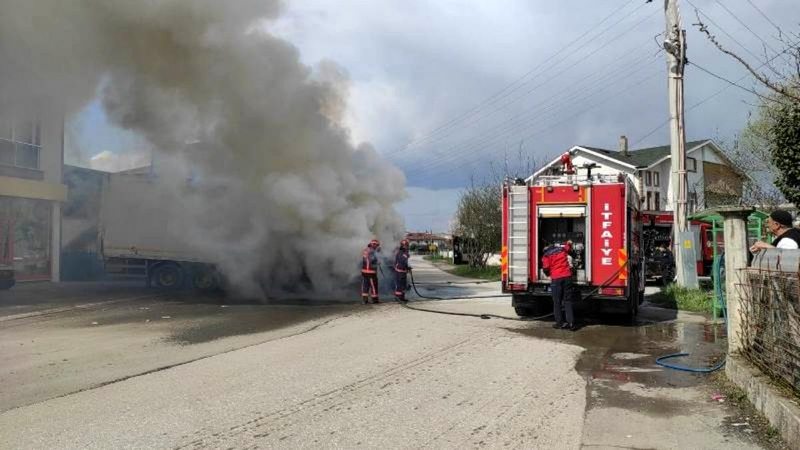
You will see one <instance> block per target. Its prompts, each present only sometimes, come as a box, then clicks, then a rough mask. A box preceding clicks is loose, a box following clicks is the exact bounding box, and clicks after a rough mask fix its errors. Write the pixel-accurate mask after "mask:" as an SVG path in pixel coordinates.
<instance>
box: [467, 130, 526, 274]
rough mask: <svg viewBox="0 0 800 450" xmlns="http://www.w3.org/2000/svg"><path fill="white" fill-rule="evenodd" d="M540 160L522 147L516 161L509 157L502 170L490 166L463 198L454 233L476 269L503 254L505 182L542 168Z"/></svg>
mask: <svg viewBox="0 0 800 450" xmlns="http://www.w3.org/2000/svg"><path fill="white" fill-rule="evenodd" d="M537 161H538V160H537V158H535V157H534V156H532V155H530V154H527V153H525V152H524V151H523V149H522V144H520V147H519V149H518V150H517V152H516V155H515V158H514V159H512V160H509V158H505V159H504V162H503V164H502V170H499V169H498V165H496V164H490V167H489V169H490V170H489V176H488V177H486V178H483V179H481V180H480V181H478V180H476V177H475V176H473V177H472V181H471V183H470V186H469V187H468V188H467V189H466V190H464V192H463V193H462V194H461V198H460V199H459V203H458V209H457V210H456V216H455V221H454V225H453V230H452V231H453V234H454V235H456V236H459V237H461V240H462V244H461V249H462V253H463V254H464V257H465V259H467V260H468V261H469V264H470V265H471V266H473V267H485V266H486V263H487V262H488V260H489V258H490V257H491V256H492V255H493V254H495V253H497V252H499V251H500V247H501V242H500V241H501V239H502V210H501V195H502V191H501V189H502V183H503V181H504V180H505V179H507V178H509V177H510V178H522V177H527V176H529V175H530V174H532V173H533V172H534V171H535V170H536V168H537V167H538V166H539V164H538V162H537Z"/></svg>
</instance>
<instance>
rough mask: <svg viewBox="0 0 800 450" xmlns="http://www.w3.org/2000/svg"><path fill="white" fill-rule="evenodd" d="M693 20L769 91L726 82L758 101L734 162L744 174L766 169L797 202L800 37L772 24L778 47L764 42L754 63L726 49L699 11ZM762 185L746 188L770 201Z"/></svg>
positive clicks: (771, 194) (799, 176) (771, 195)
mask: <svg viewBox="0 0 800 450" xmlns="http://www.w3.org/2000/svg"><path fill="white" fill-rule="evenodd" d="M697 22H698V23H696V24H695V26H697V27H698V28H699V30H700V31H701V32H702V33H704V34H705V35H706V36H707V37H708V39H709V41H711V43H712V44H714V46H716V47H717V49H719V51H721V52H722V53H725V54H726V55H728V56H730V57H732V58H733V59H735V60H736V61H738V62H739V63H740V64H741V65H742V66H743V67H744V68H745V69H747V71H748V72H750V74H752V75H753V77H754V78H755V79H756V80H757V81H758V83H760V84H761V86H763V87H765V88H766V89H767V93H766V94H763V93H760V92H757V91H755V90H751V89H747V88H745V87H742V86H740V85H738V84H736V83H734V82H731V81H728V80H725V81H728V83H730V84H732V85H735V86H737V87H739V88H742V89H745V90H748V91H750V92H752V93H753V94H755V95H756V96H757V97H758V98H759V101H760V104H759V105H758V117H757V118H756V120H755V121H754V122H751V123H750V124H748V127H747V128H746V129H745V131H744V133H743V134H742V142H743V144H744V146H743V148H741V149H740V150H739V151H738V152H734V153H733V158H732V159H733V160H734V161H737V160H738V163H739V164H740V167H741V168H744V169H745V172H747V173H752V172H753V170H754V169H755V170H756V171H758V169H759V168H760V169H765V170H764V171H763V172H764V173H769V174H771V175H772V177H771V178H772V181H774V184H775V186H777V187H778V189H779V190H780V192H781V193H782V194H783V196H784V197H785V198H786V200H788V201H790V202H792V203H794V204H796V205H797V204H800V35H798V34H797V33H785V32H784V31H783V30H781V29H780V28H777V26H776V28H777V31H778V36H777V42H780V46H779V49H777V50H776V49H774V48H773V47H772V46H770V45H769V44H768V43H766V42H764V54H763V61H759V62H762V64H761V65H759V66H757V67H754V65H753V64H751V63H750V62H748V61H747V60H746V59H745V58H743V57H742V56H740V55H738V54H736V53H735V52H733V51H731V50H729V49H727V48H725V46H723V45H722V44H721V43H720V42H719V40H717V37H716V36H715V35H714V34H712V33H711V31H710V30H709V28H708V26H706V25H705V24H704V23H703V21H702V20H701V19H700V13H699V12H697ZM768 49H769V51H768ZM753 56H755V55H753ZM701 70H704V71H706V70H705V69H702V68H701ZM706 72H707V71H706ZM712 75H713V74H712ZM714 76H716V77H717V78H721V77H719V76H717V75H714ZM758 181H760V180H757V179H756V182H758ZM761 186H763V184H762V185H761ZM761 186H758V185H756V186H752V185H750V186H746V188H747V187H749V188H750V194H751V195H753V196H755V197H766V199H771V200H773V201H774V200H775V199H776V197H777V196H775V195H774V192H770V189H769V188H766V189H761ZM759 203H760V204H768V202H759Z"/></svg>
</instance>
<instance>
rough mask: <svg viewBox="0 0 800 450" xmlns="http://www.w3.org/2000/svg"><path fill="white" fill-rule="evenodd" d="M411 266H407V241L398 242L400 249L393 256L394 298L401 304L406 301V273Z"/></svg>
mask: <svg viewBox="0 0 800 450" xmlns="http://www.w3.org/2000/svg"><path fill="white" fill-rule="evenodd" d="M410 271H411V266H409V265H408V240H407V239H403V240H402V241H400V248H398V249H397V253H395V255H394V297H395V298H396V299H397V300H398V301H401V302H405V301H406V290H407V289H408V272H410Z"/></svg>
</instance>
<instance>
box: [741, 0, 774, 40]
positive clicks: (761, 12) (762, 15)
mask: <svg viewBox="0 0 800 450" xmlns="http://www.w3.org/2000/svg"><path fill="white" fill-rule="evenodd" d="M747 3H750V6H752V7H753V8H755V10H756V11H758V13H759V14H761V17H763V18H765V19H767V22H769V23H770V24H772V26H773V27H775V29H776V30H778V34H783V31H781V27H779V26H778V25H777V24H775V22H773V21H772V19H770V18H769V16H767V15H766V14H764V11H762V10H761V8H759V7H758V6H756V4H755V3H753V1H752V0H747Z"/></svg>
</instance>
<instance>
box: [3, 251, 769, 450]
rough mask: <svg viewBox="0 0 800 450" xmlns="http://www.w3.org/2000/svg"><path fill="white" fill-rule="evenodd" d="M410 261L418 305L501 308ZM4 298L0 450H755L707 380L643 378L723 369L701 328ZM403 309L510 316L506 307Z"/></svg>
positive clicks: (124, 292)
mask: <svg viewBox="0 0 800 450" xmlns="http://www.w3.org/2000/svg"><path fill="white" fill-rule="evenodd" d="M414 263H415V267H416V270H415V276H416V278H417V280H418V281H420V282H423V283H426V286H425V287H424V288H422V289H421V292H422V293H423V295H428V294H431V295H434V296H441V297H448V298H450V297H464V296H471V295H493V294H497V293H498V292H499V287H498V285H497V283H485V284H461V282H463V281H465V280H464V279H457V278H455V277H452V276H449V275H447V274H444V273H443V272H441V271H439V270H438V269H435V268H433V267H432V266H430V265H428V264H427V263H425V262H423V261H414ZM454 281H455V282H456V283H453V284H451V282H454ZM17 292H19V294H18V295H16V296H14V297H13V298H10V297H8V296H6V297H0V362H1V363H2V364H0V411H1V412H0V448H14V449H16V448H48V449H51V448H104V449H105V448H353V447H365V448H377V447H381V448H419V447H429V448H442V447H444V448H463V447H511V448H582V447H587V448H761V447H762V441H760V438H759V436H758V433H753V432H752V430H751V431H750V432H748V431H747V428H746V427H743V426H741V425H738V424H740V423H741V421H744V420H745V419H746V418H742V417H739V416H738V415H739V414H740V412H739V411H737V410H735V409H734V408H732V407H730V406H729V405H728V404H726V403H719V402H717V401H714V400H711V395H712V394H713V393H714V387H713V385H711V384H710V383H709V382H708V380H707V378H704V377H702V376H698V375H693V374H688V373H681V372H674V371H665V370H662V369H661V368H659V367H658V366H655V364H654V362H653V360H654V357H655V356H657V355H660V354H664V353H669V352H672V351H675V350H678V349H689V350H691V351H692V353H693V357H694V358H695V359H696V360H695V361H694V362H696V363H699V364H705V363H708V362H709V361H711V360H714V359H716V358H718V357H720V356H721V355H720V348H721V346H720V344H719V342H718V339H719V338H720V337H721V336H722V335H723V334H724V333H723V330H721V329H720V328H718V327H711V326H709V325H708V324H706V323H704V321H703V320H702V318H700V317H698V316H682V315H677V316H676V315H675V313H674V312H671V311H666V310H661V309H658V308H648V307H646V308H643V310H642V318H641V320H640V323H639V324H638V326H626V325H623V324H621V323H617V322H615V320H614V319H613V318H607V317H600V318H589V319H588V323H587V326H585V327H584V328H582V329H581V330H579V331H577V332H575V333H570V332H566V331H556V330H553V329H551V328H550V324H551V322H547V321H533V322H522V321H505V320H500V319H491V320H482V319H479V318H474V317H463V316H452V315H442V314H432V313H428V312H420V311H413V310H410V309H407V308H403V307H402V306H400V305H398V304H395V303H387V304H382V305H374V306H372V305H370V306H362V305H359V304H356V303H355V302H353V301H351V302H333V301H331V302H326V303H325V304H319V303H318V302H317V303H315V304H313V305H304V304H302V302H297V301H293V302H292V304H266V305H264V304H255V303H248V302H235V301H231V300H225V299H220V298H217V297H212V296H198V295H195V294H180V295H176V294H170V295H157V294H154V293H152V292H151V291H142V290H140V288H137V287H133V286H119V285H111V286H105V287H97V286H94V285H91V286H82V285H76V286H61V287H55V288H54V287H52V285H50V286H49V287H48V285H41V286H37V287H31V286H22V289H20V290H19V291H17ZM6 294H7V293H4V294H3V295H6ZM26 298H27V299H28V300H24V299H26ZM352 300H354V301H355V300H357V298H354V299H352ZM413 305H417V306H424V307H425V308H428V309H437V310H441V311H452V312H459V313H463V312H472V313H493V314H498V315H507V316H509V317H513V316H514V314H513V309H512V308H511V307H510V302H509V300H508V299H507V298H502V297H498V298H485V299H469V300H447V301H431V302H424V303H423V302H419V303H412V306H413ZM734 424H736V425H737V426H734Z"/></svg>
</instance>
